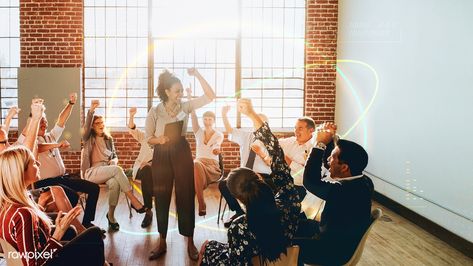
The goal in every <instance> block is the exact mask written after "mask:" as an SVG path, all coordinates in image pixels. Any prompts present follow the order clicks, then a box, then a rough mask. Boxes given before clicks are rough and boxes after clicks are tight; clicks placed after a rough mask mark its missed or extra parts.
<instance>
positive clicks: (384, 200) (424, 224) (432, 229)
mask: <svg viewBox="0 0 473 266" xmlns="http://www.w3.org/2000/svg"><path fill="white" fill-rule="evenodd" d="M374 200H376V201H377V202H379V203H380V204H381V205H384V206H385V207H387V208H389V209H390V210H392V211H394V212H395V213H397V214H399V215H400V216H402V217H404V218H406V219H407V220H409V221H411V222H413V223H414V224H416V225H418V226H419V227H421V228H422V229H424V230H425V231H427V232H429V233H430V234H432V235H434V236H436V237H438V238H439V239H441V240H442V241H444V242H445V243H447V244H448V245H450V246H452V247H453V248H455V249H456V250H458V251H460V252H461V253H463V254H465V255H466V256H468V257H470V258H472V259H473V243H471V242H470V241H468V240H466V239H464V238H462V237H460V236H458V235H456V234H454V233H452V232H450V231H448V230H447V229H445V228H443V227H442V226H440V225H438V224H436V223H434V222H432V221H431V220H429V219H427V218H425V217H424V216H421V215H419V214H418V213H416V212H414V211H412V210H410V209H408V208H406V207H404V206H403V205H401V204H399V203H397V202H396V201H394V200H392V199H390V198H388V197H386V196H384V195H382V194H380V193H379V192H376V191H375V193H374Z"/></svg>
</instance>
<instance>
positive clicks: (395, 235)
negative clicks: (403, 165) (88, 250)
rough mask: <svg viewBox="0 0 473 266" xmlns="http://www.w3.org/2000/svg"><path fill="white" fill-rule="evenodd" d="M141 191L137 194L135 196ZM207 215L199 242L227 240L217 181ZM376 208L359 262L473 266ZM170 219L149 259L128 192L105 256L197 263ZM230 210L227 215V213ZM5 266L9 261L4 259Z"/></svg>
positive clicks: (102, 203)
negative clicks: (162, 242) (155, 255)
mask: <svg viewBox="0 0 473 266" xmlns="http://www.w3.org/2000/svg"><path fill="white" fill-rule="evenodd" d="M137 194H138V193H137V192H135V195H137ZM205 197H206V199H207V213H208V214H207V216H206V217H198V216H196V229H195V244H196V246H197V247H198V248H200V245H201V244H202V243H203V242H204V241H205V240H206V239H216V240H219V241H226V239H227V237H226V230H225V228H224V227H223V224H222V223H220V225H217V223H216V221H217V218H216V215H217V210H218V199H219V197H220V194H219V192H218V189H217V187H216V186H215V185H212V186H211V187H209V189H207V190H206V191H205ZM374 207H379V208H381V209H382V210H383V213H384V215H383V217H381V219H380V221H379V222H377V224H376V225H375V226H374V228H373V230H372V231H371V234H370V236H369V238H368V240H367V242H366V246H365V250H364V253H363V256H362V258H361V261H360V263H359V265H473V260H471V259H470V258H468V257H466V256H465V255H463V254H462V253H460V252H458V251H457V250H455V249H453V248H452V247H450V246H449V245H447V244H446V243H445V242H443V241H441V240H439V239H437V238H436V237H434V236H432V235H430V234H429V233H427V232H425V231H424V230H422V229H420V228H419V227H417V226H416V225H414V224H412V223H410V222H409V221H407V220H405V219H404V218H401V217H400V216H398V215H396V214H394V213H393V212H391V211H390V210H388V209H386V208H385V207H384V206H380V205H379V204H377V203H375V204H374ZM107 209H108V207H107V189H106V188H102V191H101V194H100V199H99V203H98V208H97V214H96V220H95V224H96V225H99V226H101V227H102V228H104V229H106V228H107V220H106V218H105V214H106V211H107ZM174 209H175V208H174V205H173V206H172V207H171V212H172V214H171V215H172V216H170V219H169V233H168V239H167V243H168V246H167V253H166V254H165V256H163V257H162V258H160V259H159V260H156V261H151V262H150V261H148V255H149V251H150V250H151V249H152V248H153V247H154V246H155V245H156V244H157V239H158V234H157V226H156V219H155V218H156V217H153V224H152V226H150V227H149V228H148V229H142V228H141V227H140V224H141V221H142V218H143V215H141V214H136V213H133V218H132V219H129V217H128V208H127V207H126V202H125V200H124V197H123V194H122V196H121V198H120V203H119V206H118V207H117V213H116V217H117V220H118V222H119V223H120V231H119V232H115V233H107V237H106V239H105V252H106V254H105V257H106V258H107V260H108V261H110V262H112V263H113V264H114V265H118V266H121V265H130V266H131V265H133V266H135V265H136V266H139V265H172V266H178V265H194V264H195V263H194V262H193V261H191V260H190V259H189V258H188V256H187V252H186V241H185V238H184V237H183V236H181V235H180V234H179V232H178V229H177V220H176V219H175V216H174ZM228 215H229V214H228V211H227V213H226V216H227V217H228ZM0 265H5V263H4V261H1V260H0Z"/></svg>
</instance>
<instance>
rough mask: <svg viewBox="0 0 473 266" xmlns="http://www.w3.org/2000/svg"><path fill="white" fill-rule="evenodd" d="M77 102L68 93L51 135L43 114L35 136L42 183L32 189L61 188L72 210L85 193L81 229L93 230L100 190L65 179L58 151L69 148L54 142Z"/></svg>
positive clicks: (20, 141)
mask: <svg viewBox="0 0 473 266" xmlns="http://www.w3.org/2000/svg"><path fill="white" fill-rule="evenodd" d="M76 100H77V94H76V93H71V94H70V95H69V102H68V104H67V105H66V106H65V107H64V109H63V110H62V111H61V113H60V114H59V117H58V119H57V123H56V124H55V125H54V128H53V129H52V130H51V131H50V132H47V129H48V119H47V118H46V115H45V114H43V117H42V118H41V121H40V125H39V130H38V136H37V145H38V161H39V162H40V164H41V165H40V175H41V179H40V180H39V181H37V182H35V183H34V184H33V185H34V187H35V188H41V187H47V186H61V187H62V188H63V189H64V191H65V192H66V195H67V198H68V199H69V201H70V202H71V205H72V206H75V205H76V204H77V202H78V200H79V196H78V195H77V192H82V193H86V194H87V201H86V207H85V210H84V218H83V220H82V224H83V225H84V227H86V228H88V227H91V226H93V224H92V223H91V221H93V220H94V218H95V210H96V206H97V201H98V198H99V192H100V187H99V186H98V185H97V184H95V183H92V182H89V181H86V180H83V179H80V178H71V177H70V176H68V175H66V168H65V166H64V162H63V160H62V158H61V154H60V152H59V149H60V148H68V147H69V146H70V145H69V143H68V142H67V141H66V140H63V141H61V142H59V143H58V142H57V141H58V140H59V138H60V137H61V135H62V132H63V131H64V126H65V124H66V122H67V120H68V119H69V116H70V115H71V112H72V108H73V106H74V104H75V103H76ZM27 128H28V125H26V127H25V129H24V130H23V132H22V134H21V135H20V136H19V137H18V143H23V142H24V141H25V134H26V132H25V130H26V129H27Z"/></svg>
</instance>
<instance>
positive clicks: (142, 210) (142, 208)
mask: <svg viewBox="0 0 473 266" xmlns="http://www.w3.org/2000/svg"><path fill="white" fill-rule="evenodd" d="M131 208H132V209H133V210H135V211H136V212H137V213H145V212H147V211H148V210H149V209H148V208H146V207H145V206H143V207H141V208H139V209H137V208H135V206H133V205H131Z"/></svg>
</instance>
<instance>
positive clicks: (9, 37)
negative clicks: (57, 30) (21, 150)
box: [0, 0, 20, 128]
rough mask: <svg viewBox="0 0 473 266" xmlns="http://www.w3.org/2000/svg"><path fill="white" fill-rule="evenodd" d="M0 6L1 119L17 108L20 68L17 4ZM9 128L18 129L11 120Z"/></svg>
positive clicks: (8, 2)
mask: <svg viewBox="0 0 473 266" xmlns="http://www.w3.org/2000/svg"><path fill="white" fill-rule="evenodd" d="M1 2H2V3H1V4H0V25H2V26H1V27H0V96H1V99H0V112H1V114H2V120H1V121H0V122H1V123H3V122H4V120H3V118H4V117H5V116H6V115H7V114H8V109H10V107H12V106H18V80H17V75H18V68H19V67H20V39H19V36H20V34H19V32H20V26H19V6H18V5H19V2H18V1H11V0H10V1H1ZM10 126H11V127H12V128H17V127H18V119H17V118H13V120H12V121H11V124H10Z"/></svg>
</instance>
